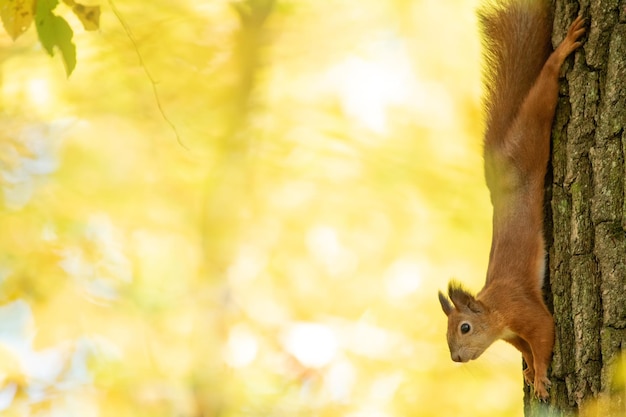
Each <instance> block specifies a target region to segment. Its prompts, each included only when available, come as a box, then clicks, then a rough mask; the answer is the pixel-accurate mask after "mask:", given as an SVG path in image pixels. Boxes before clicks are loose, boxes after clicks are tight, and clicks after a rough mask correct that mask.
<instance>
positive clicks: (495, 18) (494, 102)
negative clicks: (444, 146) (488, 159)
mask: <svg viewBox="0 0 626 417" xmlns="http://www.w3.org/2000/svg"><path fill="white" fill-rule="evenodd" d="M478 19H479V23H480V29H481V35H482V36H481V39H482V44H483V59H484V61H485V62H484V64H483V65H484V67H483V86H484V87H485V93H484V103H483V105H484V107H485V111H486V115H487V120H486V131H485V148H486V149H487V148H490V147H494V146H495V147H497V146H498V145H499V144H500V143H501V142H502V141H503V139H504V138H505V136H506V133H507V130H508V129H509V128H510V127H511V125H512V122H513V119H514V118H515V116H516V114H517V113H518V111H519V108H520V106H521V104H522V101H523V100H524V98H525V97H526V96H527V95H528V92H529V90H530V88H531V86H532V85H533V83H534V82H535V80H536V79H537V76H538V75H539V73H540V72H541V68H542V67H543V65H544V63H545V62H546V59H547V58H548V56H549V55H550V53H551V52H552V45H551V42H550V37H551V33H552V13H551V6H550V2H549V1H546V0H493V1H489V2H487V3H486V4H485V5H484V6H483V7H481V9H480V10H479V11H478ZM487 180H488V182H489V178H487Z"/></svg>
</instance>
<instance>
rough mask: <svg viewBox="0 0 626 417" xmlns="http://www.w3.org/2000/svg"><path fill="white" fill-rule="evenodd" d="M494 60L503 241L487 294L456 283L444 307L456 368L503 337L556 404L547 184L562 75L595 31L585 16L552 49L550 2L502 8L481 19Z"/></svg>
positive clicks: (489, 132) (495, 171) (490, 160)
mask: <svg viewBox="0 0 626 417" xmlns="http://www.w3.org/2000/svg"><path fill="white" fill-rule="evenodd" d="M478 17H479V23H480V28H481V31H482V40H483V47H484V52H483V55H484V58H485V60H486V63H485V68H486V70H485V71H484V74H483V83H484V84H485V89H486V93H485V98H484V108H485V112H486V129H485V134H484V164H485V177H486V182H487V186H488V188H489V192H490V199H491V203H492V205H493V232H492V233H493V234H492V244H491V251H490V253H489V264H488V268H487V277H486V282H485V285H484V287H483V288H482V289H481V290H480V292H478V294H476V296H474V295H472V294H471V293H470V292H469V291H467V290H466V289H464V288H463V287H462V286H461V285H460V284H459V283H457V282H455V281H451V282H450V283H449V285H448V297H449V298H448V297H446V296H445V295H444V294H443V293H442V292H441V291H440V292H439V302H440V303H441V307H442V309H443V311H444V313H445V314H446V315H447V317H448V329H447V341H448V346H449V348H450V355H451V357H452V360H453V361H455V362H467V361H469V360H473V359H476V358H478V357H479V356H480V355H481V354H482V353H483V352H484V351H485V349H487V348H488V347H489V346H490V345H491V344H492V343H493V342H494V341H496V340H499V339H503V340H505V341H506V342H508V343H510V344H511V345H513V346H514V347H515V348H517V349H518V350H519V351H521V353H522V356H523V358H524V361H525V362H526V369H525V370H524V380H525V381H526V383H527V384H529V385H533V386H534V394H535V396H536V397H537V398H538V399H539V400H542V401H545V400H547V398H548V397H549V394H548V388H549V387H550V380H549V379H548V377H547V370H548V366H549V364H550V361H551V358H552V349H553V346H554V321H553V319H552V315H551V314H550V312H549V311H548V308H547V307H546V305H545V303H544V301H543V297H542V285H543V276H544V268H545V249H544V238H543V208H544V207H543V205H544V201H543V200H544V177H545V175H546V170H547V165H548V159H549V154H550V132H551V127H552V121H553V119H554V113H555V108H556V103H557V98H558V90H559V84H558V80H559V73H560V70H561V66H562V65H563V62H564V61H565V59H566V58H567V57H568V56H569V55H570V54H571V53H572V52H573V51H575V50H576V49H577V48H578V47H580V45H581V42H580V41H579V38H580V37H581V36H582V35H583V33H584V32H585V28H584V23H585V22H584V20H583V19H582V17H580V16H579V17H578V18H576V20H574V22H573V23H572V24H571V26H570V27H569V30H568V32H567V36H566V37H565V39H564V40H563V41H562V42H561V43H560V45H559V46H558V47H557V48H556V50H554V52H551V51H552V48H551V40H550V38H551V33H552V13H551V6H550V2H549V1H548V0H540V1H532V0H508V1H507V0H496V1H492V2H490V3H488V4H487V5H486V6H484V7H483V8H481V9H480V10H479V11H478Z"/></svg>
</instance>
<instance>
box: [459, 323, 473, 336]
mask: <svg viewBox="0 0 626 417" xmlns="http://www.w3.org/2000/svg"><path fill="white" fill-rule="evenodd" d="M470 329H471V327H470V325H469V323H463V324H461V333H463V334H466V333H467V332H469V331H470Z"/></svg>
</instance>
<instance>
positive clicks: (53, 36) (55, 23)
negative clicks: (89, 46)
mask: <svg viewBox="0 0 626 417" xmlns="http://www.w3.org/2000/svg"><path fill="white" fill-rule="evenodd" d="M57 4H58V0H38V1H37V7H36V10H35V26H36V27H37V34H38V35H39V41H40V42H41V44H42V45H43V47H44V48H45V49H46V51H47V52H48V54H50V56H54V47H55V46H56V47H58V48H59V50H60V51H61V55H63V64H64V65H65V72H66V73H67V76H68V77H69V76H70V74H71V73H72V71H73V70H74V67H76V46H75V45H74V44H73V43H72V36H73V35H74V32H73V31H72V28H70V25H69V24H68V23H67V22H66V21H65V19H63V18H62V17H59V16H57V15H55V14H53V13H52V11H53V10H54V8H55V7H56V6H57Z"/></svg>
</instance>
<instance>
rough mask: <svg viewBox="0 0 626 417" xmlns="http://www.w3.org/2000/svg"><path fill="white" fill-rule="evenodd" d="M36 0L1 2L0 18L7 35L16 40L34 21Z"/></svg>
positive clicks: (3, 0) (7, 0)
mask: <svg viewBox="0 0 626 417" xmlns="http://www.w3.org/2000/svg"><path fill="white" fill-rule="evenodd" d="M34 2H35V0H0V17H1V18H2V24H3V25H4V29H5V30H6V31H7V33H8V34H9V35H10V36H11V38H13V40H16V39H17V38H18V37H19V36H20V35H21V34H22V33H24V32H26V29H28V28H29V27H30V24H31V23H32V21H33V9H34Z"/></svg>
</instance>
